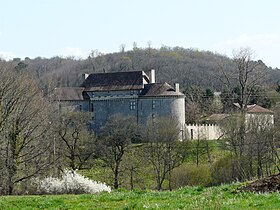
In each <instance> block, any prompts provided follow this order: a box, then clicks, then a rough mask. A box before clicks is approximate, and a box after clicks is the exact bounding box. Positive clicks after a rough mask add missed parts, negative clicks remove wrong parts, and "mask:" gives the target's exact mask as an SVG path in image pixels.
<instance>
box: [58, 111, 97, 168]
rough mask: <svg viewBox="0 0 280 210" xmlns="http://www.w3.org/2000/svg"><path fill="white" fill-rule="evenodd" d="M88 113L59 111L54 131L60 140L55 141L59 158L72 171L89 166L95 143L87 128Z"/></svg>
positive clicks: (89, 117) (93, 136) (91, 133)
mask: <svg viewBox="0 0 280 210" xmlns="http://www.w3.org/2000/svg"><path fill="white" fill-rule="evenodd" d="M90 119H91V116H90V113H86V112H77V111H74V110H73V109H71V108H70V109H66V108H65V109H64V110H63V111H62V110H61V111H60V116H59V119H58V121H57V122H54V124H55V125H56V129H55V130H56V133H57V136H58V139H59V140H61V142H57V143H56V144H57V150H58V151H57V152H58V153H59V155H58V156H60V159H65V162H66V166H67V167H70V168H71V169H72V170H73V171H74V170H76V169H78V170H81V169H86V168H90V167H91V164H90V161H91V159H92V157H93V156H94V151H95V150H94V148H95V146H94V145H95V143H96V140H95V139H96V138H95V135H94V134H93V132H92V131H90V129H89V122H90Z"/></svg>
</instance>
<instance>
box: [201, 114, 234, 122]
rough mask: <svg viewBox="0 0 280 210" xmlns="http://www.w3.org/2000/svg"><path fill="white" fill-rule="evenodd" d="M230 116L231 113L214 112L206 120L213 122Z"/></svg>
mask: <svg viewBox="0 0 280 210" xmlns="http://www.w3.org/2000/svg"><path fill="white" fill-rule="evenodd" d="M229 116H230V114H212V115H210V116H209V117H208V118H207V119H206V120H207V121H211V122H217V121H221V120H223V119H225V118H227V117H229Z"/></svg>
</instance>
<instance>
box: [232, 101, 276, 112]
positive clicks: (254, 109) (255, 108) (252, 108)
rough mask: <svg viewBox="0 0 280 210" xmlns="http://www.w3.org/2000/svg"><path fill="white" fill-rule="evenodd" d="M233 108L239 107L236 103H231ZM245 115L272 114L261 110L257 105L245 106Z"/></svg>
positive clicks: (264, 109)
mask: <svg viewBox="0 0 280 210" xmlns="http://www.w3.org/2000/svg"><path fill="white" fill-rule="evenodd" d="M233 105H234V106H236V107H238V108H240V105H239V104H238V103H233ZM246 112H247V113H268V114H273V111H271V110H269V109H266V108H263V107H261V106H259V105H257V104H252V105H247V107H246Z"/></svg>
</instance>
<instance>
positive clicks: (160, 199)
mask: <svg viewBox="0 0 280 210" xmlns="http://www.w3.org/2000/svg"><path fill="white" fill-rule="evenodd" d="M239 186H241V184H233V185H223V186H219V187H209V188H204V187H186V188H182V189H179V190H176V191H172V192H169V191H164V192H157V191H141V190H134V191H123V190H120V191H114V192H112V193H101V194H99V195H46V196H3V197H0V209H11V210H14V209H280V194H279V193H270V194H254V193H249V192H239V190H238V187H239Z"/></svg>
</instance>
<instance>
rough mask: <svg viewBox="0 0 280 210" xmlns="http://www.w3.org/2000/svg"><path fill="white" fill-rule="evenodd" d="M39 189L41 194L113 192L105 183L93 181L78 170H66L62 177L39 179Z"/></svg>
mask: <svg viewBox="0 0 280 210" xmlns="http://www.w3.org/2000/svg"><path fill="white" fill-rule="evenodd" d="M35 182H36V185H37V191H38V193H40V194H82V193H90V194H94V193H100V192H103V191H105V192H111V188H110V187H109V186H107V185H106V184H104V183H99V182H96V181H92V180H90V179H88V178H86V177H84V176H82V175H80V174H78V173H77V172H76V171H69V170H65V171H64V173H63V175H62V177H61V178H55V177H47V178H44V179H41V180H39V179H37V180H36V181H35Z"/></svg>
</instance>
